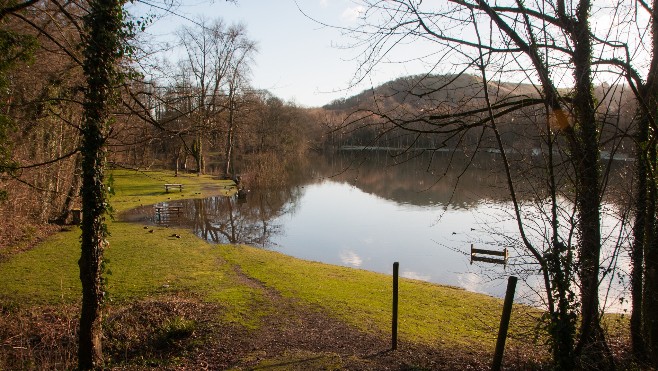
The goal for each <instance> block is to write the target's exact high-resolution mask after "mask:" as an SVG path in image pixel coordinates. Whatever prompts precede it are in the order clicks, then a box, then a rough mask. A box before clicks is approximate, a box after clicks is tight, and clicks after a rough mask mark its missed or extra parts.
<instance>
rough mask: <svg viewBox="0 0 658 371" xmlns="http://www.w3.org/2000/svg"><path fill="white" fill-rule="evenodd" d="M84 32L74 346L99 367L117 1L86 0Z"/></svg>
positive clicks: (81, 364) (82, 361)
mask: <svg viewBox="0 0 658 371" xmlns="http://www.w3.org/2000/svg"><path fill="white" fill-rule="evenodd" d="M84 22H85V27H86V31H87V35H86V37H87V38H86V40H85V41H86V43H85V61H84V66H83V68H84V73H85V76H86V79H87V88H86V90H85V102H84V123H83V127H82V136H83V138H82V238H81V254H80V260H79V261H78V265H79V267H80V281H81V283H82V308H81V314H80V332H79V345H78V368H79V369H81V370H89V369H96V368H101V367H102V365H103V352H102V347H101V338H102V329H101V318H102V312H101V304H102V302H103V285H102V266H103V248H104V247H105V245H106V243H107V242H106V240H105V238H106V230H105V229H106V226H105V217H104V214H105V211H106V195H105V188H104V184H103V181H104V165H105V149H104V143H105V134H106V131H107V124H108V120H109V115H110V107H111V104H112V99H113V95H114V91H113V86H114V83H115V81H116V79H117V67H116V64H117V61H118V59H119V58H120V57H121V46H122V45H121V44H122V43H121V28H122V24H123V9H122V1H121V0H95V1H90V3H89V14H88V15H87V16H86V17H85V19H84Z"/></svg>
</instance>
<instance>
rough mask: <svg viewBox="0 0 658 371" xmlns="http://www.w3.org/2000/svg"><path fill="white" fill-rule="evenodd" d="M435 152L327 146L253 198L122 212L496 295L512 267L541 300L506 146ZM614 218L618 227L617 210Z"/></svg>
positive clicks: (530, 296)
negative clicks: (498, 260)
mask: <svg viewBox="0 0 658 371" xmlns="http://www.w3.org/2000/svg"><path fill="white" fill-rule="evenodd" d="M430 160H431V161H428V158H427V157H425V156H419V157H407V158H405V159H404V161H400V159H395V158H392V157H391V156H389V155H387V154H386V153H378V152H373V153H369V154H368V153H363V152H361V151H358V152H354V153H351V152H346V153H339V154H335V155H333V156H329V157H326V156H319V157H317V158H313V159H311V160H309V162H308V163H307V164H305V165H300V166H298V167H296V171H295V172H294V173H292V174H290V175H289V176H288V178H287V182H286V184H285V185H281V186H278V187H269V188H268V189H251V190H250V193H249V194H248V195H247V197H246V198H244V199H240V198H237V197H222V196H216V197H209V198H206V199H200V200H173V201H169V202H166V203H162V204H159V205H158V207H159V208H160V209H159V210H160V211H159V212H156V209H155V208H154V207H153V206H144V207H141V208H138V209H136V210H133V211H131V212H129V213H127V214H125V215H123V216H122V218H123V219H125V220H128V221H132V222H138V223H145V224H159V225H169V226H181V227H186V228H189V229H191V230H193V231H194V232H195V233H196V234H197V235H198V236H200V237H202V238H204V239H206V240H208V241H211V242H215V243H245V244H249V245H253V246H259V247H262V248H266V249H272V250H275V251H279V252H281V253H284V254H287V255H291V256H294V257H298V258H302V259H307V260H314V261H320V262H324V263H329V264H335V265H342V266H348V267H354V268H359V269H366V270H369V271H375V272H381V273H388V274H391V273H392V269H393V268H392V267H393V263H394V262H399V263H400V274H401V276H404V277H408V278H413V279H418V280H424V281H429V282H434V283H440V284H444V285H452V286H458V287H462V288H464V289H466V290H469V291H474V292H480V293H485V294H489V295H492V296H497V297H503V296H504V294H505V288H506V280H507V277H508V276H509V275H512V274H513V275H520V276H521V278H523V279H524V280H525V282H523V283H522V284H520V285H519V286H517V300H520V301H523V302H526V303H532V304H537V303H538V302H539V301H540V300H541V297H540V296H538V295H537V291H538V290H539V277H538V276H537V274H536V273H537V267H536V266H535V265H533V264H532V259H530V258H529V255H528V253H527V252H526V251H524V250H523V249H521V248H520V247H519V246H520V244H519V243H518V241H517V240H518V230H517V224H516V220H515V218H514V217H513V215H512V209H511V203H510V202H509V201H508V200H507V198H508V196H507V189H506V187H505V185H504V184H505V183H504V177H502V175H501V174H500V173H499V172H497V171H494V170H493V169H494V168H495V166H494V165H495V163H496V162H497V161H500V159H499V157H498V155H495V154H488V155H484V156H483V157H480V159H479V160H478V161H477V163H474V162H468V161H467V159H465V158H462V159H455V158H454V156H453V157H450V155H449V154H443V155H438V156H436V155H435V156H434V157H433V158H432V159H430ZM447 161H450V162H451V166H450V167H446V166H445V164H446V162H447ZM428 164H429V165H428ZM465 164H468V166H464V165H465ZM466 168H467V169H468V170H467V171H464V169H466ZM437 174H439V175H440V176H439V175H437ZM172 194H173V195H175V193H172ZM521 201H522V202H524V200H523V199H521ZM526 201H527V202H528V203H530V201H531V200H530V199H528V200H526ZM604 208H612V209H614V206H613V205H611V204H606V205H604ZM163 210H164V211H163ZM606 218H607V217H606ZM610 218H612V217H610ZM607 224H608V225H606V223H604V228H607V229H608V230H610V231H614V230H615V228H617V227H616V222H615V219H614V218H612V219H610V220H609V221H608V222H607ZM535 227H536V226H535ZM538 238H540V237H538ZM471 245H473V246H475V247H476V248H483V249H489V250H495V251H503V250H504V249H505V248H507V249H509V254H510V256H509V260H508V261H507V264H506V265H504V264H492V263H486V262H471V257H470V249H471ZM621 260H623V258H622V259H621ZM623 264H627V263H623ZM613 286H615V290H616V292H615V293H614V295H611V296H610V297H603V298H602V299H603V300H606V302H607V303H608V304H607V305H608V307H609V308H613V310H620V309H622V308H623V306H620V305H619V295H622V294H623V292H624V287H623V285H622V284H620V283H618V282H616V281H615V283H614V284H613ZM602 291H604V290H602Z"/></svg>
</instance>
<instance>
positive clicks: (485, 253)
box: [471, 244, 509, 265]
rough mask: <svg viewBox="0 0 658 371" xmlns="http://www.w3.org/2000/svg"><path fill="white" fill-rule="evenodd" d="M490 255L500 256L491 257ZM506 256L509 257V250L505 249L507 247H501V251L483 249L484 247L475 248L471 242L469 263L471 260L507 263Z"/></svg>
mask: <svg viewBox="0 0 658 371" xmlns="http://www.w3.org/2000/svg"><path fill="white" fill-rule="evenodd" d="M492 256H500V258H493V257H492ZM508 258H509V251H508V250H507V248H505V249H503V251H496V250H485V249H477V248H475V247H473V244H471V264H473V262H474V261H476V262H485V263H494V264H503V265H507V259H508Z"/></svg>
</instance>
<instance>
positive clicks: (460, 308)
mask: <svg viewBox="0 0 658 371" xmlns="http://www.w3.org/2000/svg"><path fill="white" fill-rule="evenodd" d="M111 175H112V179H113V183H112V187H113V189H114V196H112V198H111V203H112V205H113V207H114V209H115V210H116V211H117V212H120V211H124V210H127V209H129V208H132V207H135V206H139V205H142V204H152V203H156V202H158V201H162V200H166V199H167V198H170V197H181V196H182V197H185V198H192V197H204V196H206V195H210V194H217V193H222V192H228V191H229V190H228V188H227V186H230V185H231V184H232V182H231V181H224V180H215V179H212V178H211V177H208V176H202V177H197V176H196V175H179V176H178V177H173V176H172V174H170V173H166V172H135V171H127V170H115V171H112V172H111ZM164 183H181V184H184V191H183V192H182V194H179V192H178V191H177V190H175V191H170V192H169V193H165V192H164ZM182 197H181V198H182ZM108 227H109V230H110V233H111V236H110V238H109V241H110V245H109V248H107V249H106V251H105V258H106V263H107V274H106V278H107V286H106V288H107V291H108V303H109V304H110V305H121V304H122V303H126V302H130V301H135V300H141V299H145V298H149V297H154V296H162V295H171V294H176V293H185V294H191V295H194V296H196V297H198V298H200V299H202V300H204V301H208V302H215V303H219V304H220V305H221V306H222V307H223V308H225V309H226V310H225V311H224V313H223V317H222V318H224V319H225V320H229V321H232V322H236V323H239V324H242V325H244V326H246V327H255V326H258V325H259V318H260V317H261V316H262V315H264V314H266V313H267V311H268V305H267V298H266V295H265V294H264V292H263V288H259V287H258V286H254V285H248V284H246V283H244V282H242V281H241V280H239V279H237V275H236V269H239V270H241V271H242V272H244V273H245V274H246V275H248V276H249V277H251V278H253V279H255V280H257V281H259V282H261V283H262V284H263V285H265V286H266V287H268V288H269V289H274V290H276V291H277V292H279V293H280V294H281V295H283V296H284V297H288V298H293V299H295V300H298V301H299V302H300V303H302V304H304V307H305V308H321V309H323V310H325V311H328V312H329V313H331V314H332V315H334V316H335V317H337V318H340V319H342V320H344V321H346V322H348V323H350V324H353V325H354V326H356V327H358V328H360V329H362V330H365V331H369V332H373V333H379V334H382V335H383V336H386V334H388V333H390V326H391V287H392V283H391V277H390V276H387V275H383V274H378V273H372V272H367V271H363V270H357V269H350V268H344V267H337V266H331V265H327V264H321V263H316V262H308V261H303V260H299V259H295V258H292V257H289V256H285V255H282V254H279V253H276V252H271V251H266V250H262V249H257V248H252V247H247V246H230V245H213V244H209V243H207V242H205V241H203V240H201V239H199V238H197V237H196V236H195V235H194V234H192V233H191V232H190V231H186V230H176V229H168V228H161V227H150V228H151V229H153V230H154V231H153V232H152V233H151V232H149V231H148V230H147V229H144V228H143V226H141V225H135V224H129V223H123V222H120V221H109V220H108ZM174 233H176V234H178V235H180V238H175V237H171V235H172V234H174ZM79 235H80V232H79V229H78V228H77V227H73V228H71V230H69V231H66V232H61V233H57V234H56V235H54V236H52V237H51V238H49V239H48V240H46V241H45V242H43V243H41V244H39V245H38V246H37V247H35V248H34V249H31V250H30V251H27V252H25V253H21V254H17V255H16V256H14V257H12V258H11V259H10V260H9V261H7V262H4V263H1V264H0V301H3V302H8V303H14V304H15V305H20V306H28V305H44V304H47V305H57V304H71V303H76V302H78V301H79V300H80V283H79V278H78V267H77V259H78V257H79ZM515 308H516V309H515V313H514V315H513V318H512V322H513V324H512V329H511V333H512V338H514V337H515V335H519V334H522V333H524V334H525V333H527V332H528V331H532V329H533V328H534V326H535V322H534V320H533V319H531V318H534V317H535V316H533V314H537V311H536V310H532V309H530V308H527V307H523V306H516V307H515ZM501 311H502V300H499V299H495V298H491V297H488V296H485V295H480V294H474V293H470V292H467V291H464V290H461V289H457V288H452V287H444V286H440V285H435V284H430V283H426V282H421V281H414V280H408V279H402V280H401V284H400V326H399V333H400V337H401V339H403V340H407V341H412V342H417V343H422V344H427V345H443V346H447V347H450V346H459V347H477V348H479V349H487V350H493V345H494V343H495V336H496V332H497V327H498V321H499V318H500V313H501ZM513 341H514V340H512V342H513Z"/></svg>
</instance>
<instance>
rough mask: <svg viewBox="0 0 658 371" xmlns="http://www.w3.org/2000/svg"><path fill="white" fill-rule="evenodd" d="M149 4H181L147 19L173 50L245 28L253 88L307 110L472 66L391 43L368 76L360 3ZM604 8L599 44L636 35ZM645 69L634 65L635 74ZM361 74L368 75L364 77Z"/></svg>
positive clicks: (515, 72) (642, 55)
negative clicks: (217, 31) (201, 35)
mask: <svg viewBox="0 0 658 371" xmlns="http://www.w3.org/2000/svg"><path fill="white" fill-rule="evenodd" d="M153 1H158V2H160V1H165V2H166V1H180V4H179V6H178V7H176V8H175V9H174V10H173V13H174V14H171V13H166V12H163V11H161V10H159V9H157V8H151V10H150V11H151V12H152V13H157V14H160V15H164V17H163V18H162V19H159V20H157V21H156V22H155V23H154V24H152V25H151V26H150V27H149V28H148V33H149V34H152V35H154V37H155V40H159V41H163V40H167V41H169V42H173V41H175V39H176V37H175V32H176V30H178V29H179V28H180V27H182V26H189V27H193V26H194V24H193V22H192V21H191V20H199V19H200V18H203V19H205V20H206V21H210V22H211V21H214V20H215V19H217V18H221V19H222V20H223V21H224V23H225V24H226V25H231V24H235V23H242V24H244V25H245V26H246V30H247V35H248V37H249V39H251V40H253V41H255V42H256V43H257V45H258V49H259V53H258V54H257V55H256V57H255V65H253V66H252V75H251V85H252V87H253V88H255V89H264V90H268V91H270V92H271V93H272V94H274V95H275V96H277V97H279V98H281V99H283V100H285V101H290V102H294V103H296V104H298V105H301V106H306V107H317V106H322V105H324V104H327V103H329V102H331V101H332V100H334V99H338V98H345V97H349V96H352V95H355V94H357V93H359V92H361V91H363V90H365V89H369V88H371V87H375V86H378V85H381V84H382V83H384V82H387V81H390V80H393V79H396V78H398V77H402V76H408V75H415V74H421V73H437V74H438V73H453V72H458V71H460V70H462V69H463V67H464V66H465V65H467V64H469V63H472V60H470V61H469V57H467V58H461V57H460V55H459V53H453V52H451V49H450V48H447V47H445V45H443V46H442V45H437V44H433V43H432V42H430V41H428V40H426V39H423V38H422V37H407V36H396V37H394V38H392V39H390V40H389V41H388V42H387V43H383V44H380V45H379V46H380V47H381V49H380V50H379V51H378V52H379V53H381V52H382V50H383V51H385V52H384V53H383V57H382V59H381V60H379V59H377V58H375V59H371V60H370V62H372V61H373V60H376V63H375V66H374V69H373V70H369V69H368V65H365V66H364V65H359V62H362V61H363V60H364V58H363V56H362V55H360V53H362V52H363V51H364V50H366V48H367V46H368V45H367V42H366V43H365V44H364V43H362V44H361V46H360V47H350V46H353V45H354V43H358V42H363V38H361V39H360V40H357V39H355V38H354V37H353V36H354V35H355V34H354V33H350V32H348V31H347V30H349V29H354V28H358V27H360V26H363V23H364V22H363V19H362V18H363V16H364V14H366V13H364V12H365V11H366V10H367V9H366V7H365V6H364V4H363V3H361V2H360V1H358V0H237V1H235V2H227V1H225V0H153ZM608 2H611V3H612V2H613V0H605V1H603V2H602V3H601V4H599V6H598V7H597V8H596V9H593V14H592V27H593V31H594V32H597V30H598V33H602V35H599V36H601V37H604V38H605V37H610V36H612V39H619V40H628V39H629V38H628V35H627V33H633V32H638V31H637V30H634V27H635V22H630V23H622V24H621V25H620V26H619V27H612V28H611V27H610V23H611V18H610V16H611V13H610V7H609V4H608ZM148 3H149V0H141V2H138V3H137V4H138V5H136V6H133V9H129V11H130V12H132V13H134V14H136V15H138V16H139V15H143V14H145V13H146V12H147V10H145V9H147V8H148V6H146V5H145V4H148ZM156 4H159V3H156ZM432 4H433V5H428V7H430V8H431V7H432V6H439V7H440V6H441V5H440V4H441V3H432ZM606 6H607V7H606ZM612 14H616V13H612ZM367 15H368V17H366V18H367V21H368V22H367V23H369V24H377V21H378V19H377V15H376V14H375V13H374V12H371V13H367ZM371 17H374V18H375V19H371ZM643 18H646V16H645V15H643V14H642V12H640V17H639V21H637V20H636V22H637V25H639V26H644V25H645V21H644V19H643ZM613 23H614V22H613ZM327 25H330V26H327ZM484 26H486V24H485V25H484ZM448 29H449V32H452V33H453V35H454V36H456V37H467V38H469V37H470V38H472V37H473V36H474V35H473V29H472V27H467V28H464V27H454V28H448ZM362 30H367V28H363V29H362ZM369 31H372V28H371V29H369ZM357 35H358V34H357ZM363 35H365V33H363V34H361V36H362V37H363ZM366 38H367V37H366ZM630 40H631V43H632V42H633V40H635V42H636V43H637V40H638V39H637V38H632V37H631V38H630ZM597 48H598V46H595V50H596V51H597V52H596V53H595V54H598V49H597ZM631 50H638V51H639V52H638V54H635V53H633V55H632V57H633V61H634V62H635V63H637V62H638V61H642V60H645V59H646V52H645V51H644V50H643V49H642V48H637V45H631ZM446 51H448V52H446ZM444 53H445V54H444ZM161 54H162V55H163V56H164V57H165V58H167V59H169V60H172V61H173V60H174V59H176V56H175V54H176V53H175V51H169V52H168V53H161ZM381 55H382V54H379V55H378V57H379V56H381ZM371 56H372V55H370V57H371ZM518 60H519V59H517V66H511V67H510V66H507V65H506V67H505V68H506V70H507V71H508V72H509V73H507V74H505V75H504V76H501V77H502V78H503V79H505V80H506V81H517V82H518V81H524V82H529V81H530V80H535V78H534V76H531V75H526V74H525V67H526V66H525V64H524V63H523V62H522V63H521V64H518ZM504 62H505V63H508V62H509V61H504ZM528 63H529V62H528ZM645 65H646V63H641V62H640V63H638V66H639V69H640V72H642V71H643V68H645V67H646V66H645ZM359 68H362V70H359ZM600 68H601V69H603V68H607V67H605V66H603V67H600ZM364 70H366V71H368V73H367V74H364V73H363V71H364ZM359 73H360V74H359ZM555 73H556V74H557V75H558V76H557V77H556V81H557V83H558V84H559V85H560V86H561V87H568V86H570V85H571V83H572V80H571V72H570V71H569V70H568V69H564V70H559V69H558V70H556V72H555ZM357 75H358V77H363V76H365V79H363V80H359V79H358V78H357V79H356V80H355V76H357ZM559 75H562V77H560V76H559ZM597 76H598V77H597V78H599V79H601V78H603V79H604V80H608V79H607V77H610V81H608V82H612V83H614V82H619V81H620V80H619V77H618V75H615V74H605V73H599V74H597ZM355 81H356V82H358V83H355ZM600 82H603V80H597V83H600Z"/></svg>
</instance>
